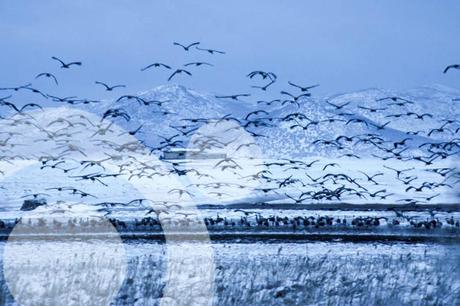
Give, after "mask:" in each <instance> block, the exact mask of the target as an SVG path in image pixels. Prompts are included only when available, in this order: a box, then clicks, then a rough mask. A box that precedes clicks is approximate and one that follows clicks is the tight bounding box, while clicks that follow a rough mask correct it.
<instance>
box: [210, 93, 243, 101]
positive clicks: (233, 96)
mask: <svg viewBox="0 0 460 306" xmlns="http://www.w3.org/2000/svg"><path fill="white" fill-rule="evenodd" d="M250 96H251V95H250V94H237V95H229V96H216V98H217V99H232V100H238V98H239V97H250Z"/></svg>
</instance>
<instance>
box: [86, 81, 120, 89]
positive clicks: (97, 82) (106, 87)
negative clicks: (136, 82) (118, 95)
mask: <svg viewBox="0 0 460 306" xmlns="http://www.w3.org/2000/svg"><path fill="white" fill-rule="evenodd" d="M94 83H95V84H99V85H102V86H104V87H105V90H107V91H113V90H114V89H115V88H124V87H126V85H114V86H109V85H107V84H106V83H103V82H99V81H96V82H94Z"/></svg>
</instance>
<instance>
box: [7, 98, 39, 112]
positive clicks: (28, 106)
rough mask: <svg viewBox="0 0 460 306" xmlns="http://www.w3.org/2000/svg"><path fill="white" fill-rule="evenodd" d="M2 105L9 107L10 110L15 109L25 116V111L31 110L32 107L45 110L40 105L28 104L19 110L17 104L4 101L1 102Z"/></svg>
mask: <svg viewBox="0 0 460 306" xmlns="http://www.w3.org/2000/svg"><path fill="white" fill-rule="evenodd" d="M0 105H5V106H8V107H9V108H11V109H14V110H15V111H16V112H17V113H19V114H23V110H24V109H26V108H31V107H37V108H39V109H41V110H43V108H42V107H41V106H40V105H38V104H37V103H27V104H25V105H23V106H22V107H21V108H18V107H17V106H16V105H15V104H13V103H11V102H7V101H4V100H2V101H0Z"/></svg>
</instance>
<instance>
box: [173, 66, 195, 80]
mask: <svg viewBox="0 0 460 306" xmlns="http://www.w3.org/2000/svg"><path fill="white" fill-rule="evenodd" d="M182 73H185V74H187V75H189V76H192V73H191V72H190V71H187V70H185V69H176V71H174V72H173V73H172V74H171V75H170V76H169V78H168V82H169V81H171V80H172V78H173V77H174V76H175V75H176V74H182Z"/></svg>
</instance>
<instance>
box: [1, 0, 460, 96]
mask: <svg viewBox="0 0 460 306" xmlns="http://www.w3.org/2000/svg"><path fill="white" fill-rule="evenodd" d="M459 12H460V1H458V0H443V1H438V0H379V1H377V0H375V1H372V0H353V1H351V0H348V1H346V0H343V1H339V0H327V1H325V0H318V1H307V0H291V1H284V0H218V1H217V0H199V1H198V0H196V1H192V0H180V1H173V0H169V1H168V0H136V1H133V0H124V1H116V0H97V1H95V0H72V1H69V0H47V1H35V0H30V1H24V0H1V1H0V42H1V45H0V54H1V56H0V87H3V86H16V85H18V84H22V83H25V82H28V81H34V82H33V84H34V86H37V87H38V88H41V89H44V90H45V91H47V92H50V93H52V94H53V93H54V94H59V95H67V96H70V95H78V96H80V97H82V96H84V97H88V98H90V97H91V98H105V97H110V94H109V95H107V94H106V93H105V92H104V91H103V90H102V88H100V87H98V86H97V85H95V84H94V81H96V80H99V81H105V82H108V83H112V84H119V83H121V84H126V85H127V86H128V88H127V90H126V91H123V90H122V91H119V92H117V93H112V95H117V94H120V93H121V92H123V93H124V92H131V93H136V92H138V91H142V90H147V89H149V88H152V87H155V86H157V85H160V84H164V83H166V82H167V81H166V80H167V78H168V72H167V71H165V70H161V69H152V70H150V71H146V72H140V68H142V67H143V66H145V65H147V64H149V63H152V62H156V61H160V62H164V63H167V64H169V65H171V66H174V67H179V66H180V65H182V64H183V63H186V62H189V61H195V60H205V61H208V62H211V63H213V64H214V65H215V67H198V68H191V69H190V71H192V73H193V77H191V78H189V77H186V76H180V77H177V78H176V79H175V82H177V83H181V84H184V85H186V86H189V87H193V88H197V89H200V90H204V91H211V92H218V93H223V94H230V93H232V94H233V93H240V92H251V88H250V85H252V84H256V83H260V82H256V81H252V82H251V81H250V80H248V79H247V78H246V77H245V75H246V74H247V73H248V72H250V71H252V70H258V69H262V70H266V71H272V72H275V73H276V74H277V75H278V77H279V84H280V85H278V86H277V87H274V88H273V89H272V90H273V91H274V92H275V91H276V92H278V91H279V90H280V89H281V88H283V87H284V86H285V84H286V83H287V81H288V80H291V81H294V82H297V83H301V84H305V85H307V84H314V83H320V84H321V87H319V88H318V89H315V93H317V94H319V95H325V94H333V93H340V92H346V91H352V90H359V89H365V88H369V87H382V88H388V89H404V88H411V87H415V86H419V85H425V84H433V83H440V84H444V85H448V86H451V87H455V88H460V71H451V72H450V73H448V74H447V75H444V74H442V70H443V68H444V67H445V66H446V65H448V64H453V63H460V36H459V29H460V18H459V16H458V13H459ZM173 41H178V42H183V43H189V42H193V41H200V42H201V44H202V47H209V48H215V49H218V50H224V51H226V52H227V54H226V55H214V56H212V55H207V54H205V53H203V52H200V51H197V50H193V51H191V52H188V53H186V52H184V51H183V50H181V49H180V48H178V47H175V46H173V45H172V42H173ZM53 55H54V56H58V57H61V58H63V59H65V60H66V61H73V60H79V61H83V66H82V67H73V68H72V69H70V70H64V69H59V66H58V63H57V62H54V61H52V60H51V59H50V57H51V56H53ZM39 72H52V73H55V74H56V76H57V77H58V79H59V80H60V83H61V84H60V86H59V87H56V86H55V85H52V84H51V83H50V82H49V80H45V79H43V80H36V81H35V80H34V77H35V75H36V74H38V73H39ZM281 85H282V86H281Z"/></svg>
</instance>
